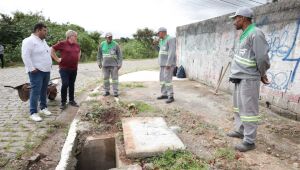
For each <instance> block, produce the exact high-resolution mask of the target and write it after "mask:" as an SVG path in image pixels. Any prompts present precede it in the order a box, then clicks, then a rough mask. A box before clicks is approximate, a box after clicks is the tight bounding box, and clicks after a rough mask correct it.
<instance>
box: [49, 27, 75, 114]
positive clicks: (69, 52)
mask: <svg viewBox="0 0 300 170" xmlns="http://www.w3.org/2000/svg"><path fill="white" fill-rule="evenodd" d="M66 38H67V39H66V40H65V41H60V42H58V43H57V44H55V45H54V46H52V50H51V56H52V58H53V59H54V60H55V61H56V62H58V63H59V73H60V77H61V81H62V86H61V106H60V108H61V109H62V110H63V109H65V108H66V102H67V93H68V89H69V104H70V105H71V106H75V107H79V105H78V104H77V103H76V102H75V100H74V88H75V80H76V76H77V66H78V62H79V59H80V54H81V51H80V46H79V45H78V43H77V32H75V31H73V30H68V31H67V32H66ZM56 51H59V52H60V58H58V57H57V55H56V53H55V52H56Z"/></svg>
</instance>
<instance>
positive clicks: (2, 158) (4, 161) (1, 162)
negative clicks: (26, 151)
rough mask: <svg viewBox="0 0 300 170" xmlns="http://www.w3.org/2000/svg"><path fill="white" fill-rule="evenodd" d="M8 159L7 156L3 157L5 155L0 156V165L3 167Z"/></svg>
mask: <svg viewBox="0 0 300 170" xmlns="http://www.w3.org/2000/svg"><path fill="white" fill-rule="evenodd" d="M8 161H9V158H5V157H2V155H1V157H0V167H4V166H5V165H6V164H7V163H8Z"/></svg>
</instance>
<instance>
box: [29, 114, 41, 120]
mask: <svg viewBox="0 0 300 170" xmlns="http://www.w3.org/2000/svg"><path fill="white" fill-rule="evenodd" d="M30 119H32V120H33V121H36V122H40V121H42V120H43V119H42V118H41V117H40V116H39V115H38V114H37V113H33V114H32V115H30Z"/></svg>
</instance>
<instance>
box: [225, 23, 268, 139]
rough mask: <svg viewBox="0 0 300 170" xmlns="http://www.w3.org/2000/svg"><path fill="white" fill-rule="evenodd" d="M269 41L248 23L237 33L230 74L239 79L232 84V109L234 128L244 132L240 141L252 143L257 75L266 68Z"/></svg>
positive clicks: (257, 93) (258, 76)
mask: <svg viewBox="0 0 300 170" xmlns="http://www.w3.org/2000/svg"><path fill="white" fill-rule="evenodd" d="M268 51H269V45H268V43H267V41H266V39H265V36H264V34H263V32H262V31H261V30H260V29H259V28H257V27H255V24H251V25H249V26H248V27H247V28H246V29H245V30H244V32H243V34H242V35H241V37H240V43H239V47H238V50H237V51H236V53H235V55H234V58H233V62H232V66H231V75H230V78H233V79H238V80H240V82H236V83H235V84H234V92H233V105H234V108H233V110H234V111H233V112H234V123H235V131H236V132H239V133H241V134H243V135H244V139H243V140H244V142H247V143H250V144H252V143H255V138H256V133H257V123H258V121H259V120H260V116H259V115H258V99H259V88H260V79H261V77H262V76H264V75H265V74H266V71H267V70H268V69H269V68H270V61H269V56H268Z"/></svg>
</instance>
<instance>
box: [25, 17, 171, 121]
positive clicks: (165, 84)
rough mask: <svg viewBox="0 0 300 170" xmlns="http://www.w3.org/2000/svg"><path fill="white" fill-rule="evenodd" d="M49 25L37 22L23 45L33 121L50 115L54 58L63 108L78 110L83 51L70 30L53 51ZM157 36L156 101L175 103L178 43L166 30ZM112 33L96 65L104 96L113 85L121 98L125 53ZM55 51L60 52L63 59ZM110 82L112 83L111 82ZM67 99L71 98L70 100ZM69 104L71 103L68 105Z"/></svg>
mask: <svg viewBox="0 0 300 170" xmlns="http://www.w3.org/2000/svg"><path fill="white" fill-rule="evenodd" d="M47 32H48V29H47V26H46V25H45V24H43V23H38V24H36V25H35V26H34V29H33V33H32V34H31V35H30V36H29V37H27V38H25V39H24V40H23V42H22V60H23V62H24V65H25V70H26V72H27V73H28V75H29V80H30V84H31V90H30V118H31V119H32V120H34V121H42V118H41V117H40V116H39V114H38V105H39V108H40V113H43V114H45V115H48V116H49V115H51V112H50V111H49V110H48V109H47V87H48V84H49V81H50V71H51V67H52V59H53V60H54V61H56V62H57V63H58V64H59V74H60V77H61V82H62V86H61V105H60V109H62V110H64V109H65V108H66V107H67V104H69V105H71V106H74V107H79V105H78V104H77V102H76V101H75V98H74V91H75V81H76V77H77V68H78V62H79V60H80V56H81V49H80V46H79V44H78V42H77V32H75V31H73V30H68V31H67V32H66V40H64V41H59V42H58V43H56V44H55V45H53V46H52V47H51V48H50V47H49V46H48V44H47V42H46V41H45V38H46V36H47ZM158 35H159V37H160V38H161V40H160V43H159V47H160V50H159V64H160V82H161V93H162V95H161V96H159V97H158V98H157V99H167V101H166V103H171V102H173V101H174V97H173V86H172V82H171V81H172V74H173V70H174V68H175V66H176V54H175V49H176V46H175V44H176V42H175V38H171V37H170V36H169V35H167V29H166V28H163V27H161V28H159V30H158ZM112 37H113V35H112V33H110V32H108V33H106V34H105V39H106V40H105V41H103V42H101V44H100V46H99V50H98V54H97V64H98V66H99V68H100V69H102V72H103V90H104V93H103V96H109V95H110V84H112V90H113V96H114V97H118V96H119V89H118V84H119V82H118V74H119V73H118V72H119V69H120V68H121V67H122V60H123V57H122V52H121V50H120V46H119V45H118V43H117V42H116V41H114V40H113V39H112ZM56 52H59V53H60V57H58V56H57V54H56ZM110 79H111V81H110ZM67 97H69V98H68V99H69V100H67ZM67 101H69V102H68V103H67Z"/></svg>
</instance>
